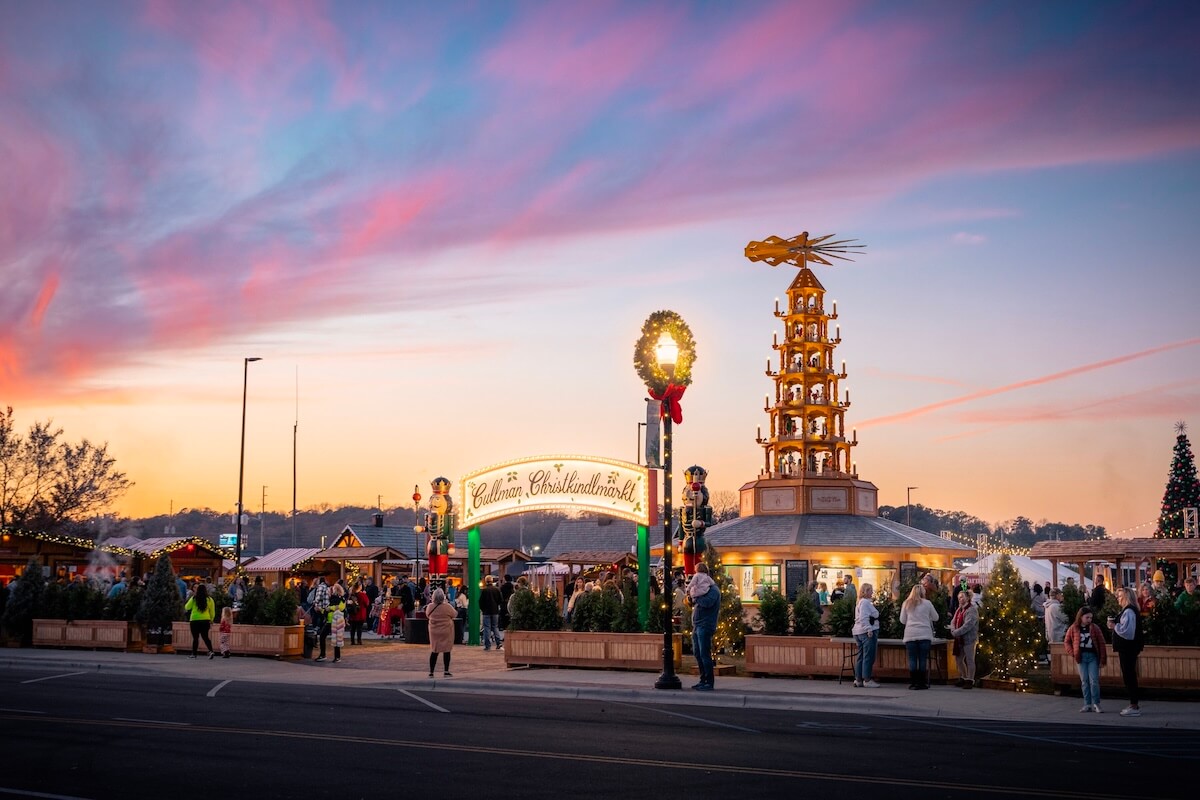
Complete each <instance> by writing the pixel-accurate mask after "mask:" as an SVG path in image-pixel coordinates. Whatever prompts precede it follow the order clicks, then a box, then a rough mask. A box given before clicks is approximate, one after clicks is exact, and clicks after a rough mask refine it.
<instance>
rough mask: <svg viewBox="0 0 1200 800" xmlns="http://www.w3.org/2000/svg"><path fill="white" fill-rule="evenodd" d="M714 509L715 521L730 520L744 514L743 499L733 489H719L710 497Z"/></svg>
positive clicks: (710, 503)
mask: <svg viewBox="0 0 1200 800" xmlns="http://www.w3.org/2000/svg"><path fill="white" fill-rule="evenodd" d="M709 505H711V506H712V510H713V523H714V524H716V523H720V522H728V521H729V520H731V519H737V518H738V517H740V516H741V515H742V506H741V499H740V498H739V497H738V493H737V492H735V491H733V490H732V489H718V490H717V491H715V492H713V493H712V496H711V497H710V498H709Z"/></svg>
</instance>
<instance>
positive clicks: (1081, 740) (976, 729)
mask: <svg viewBox="0 0 1200 800" xmlns="http://www.w3.org/2000/svg"><path fill="white" fill-rule="evenodd" d="M885 718H887V719H894V720H904V721H907V722H919V723H922V724H924V725H933V726H935V727H939V728H952V729H954V730H960V731H971V732H972V733H987V734H991V735H992V736H1006V737H1009V738H1011V739H1025V740H1027V741H1032V742H1053V743H1054V744H1059V745H1063V746H1065V747H1080V748H1085V749H1088V750H1105V751H1111V752H1115V753H1131V752H1134V753H1138V754H1139V755H1144V756H1145V755H1149V756H1158V757H1159V758H1166V759H1174V760H1190V759H1195V758H1197V756H1195V755H1192V756H1190V757H1188V756H1172V755H1169V754H1168V753H1167V752H1166V751H1165V749H1164V748H1161V747H1159V746H1158V745H1157V744H1155V743H1153V742H1146V741H1145V740H1140V741H1139V742H1138V743H1139V744H1143V745H1149V746H1147V747H1144V748H1140V749H1131V746H1130V745H1123V746H1115V745H1114V744H1113V743H1112V742H1111V741H1109V740H1108V739H1107V738H1104V737H1103V736H1098V735H1097V734H1098V732H1099V731H1102V730H1108V731H1114V732H1116V731H1121V732H1122V733H1118V734H1117V735H1116V736H1115V737H1113V738H1114V740H1115V741H1117V742H1121V741H1123V740H1122V739H1120V738H1119V737H1120V736H1121V735H1122V734H1123V733H1124V732H1125V731H1127V730H1128V729H1123V728H1120V727H1116V726H1114V727H1111V728H1109V727H1105V728H1099V727H1097V728H1093V729H1092V730H1091V731H1087V732H1085V733H1086V734H1091V735H1084V736H1078V737H1077V736H1076V735H1075V733H1074V732H1073V731H1072V732H1070V733H1063V734H1058V733H1037V734H1033V733H1016V732H1015V731H1013V730H1007V729H1001V730H997V729H995V728H993V727H991V726H989V725H987V724H986V723H983V722H981V723H967V724H962V723H952V722H935V721H934V720H931V719H924V718H922V717H885ZM1176 734H1178V729H1177V730H1176Z"/></svg>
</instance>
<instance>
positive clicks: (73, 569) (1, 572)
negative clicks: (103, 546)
mask: <svg viewBox="0 0 1200 800" xmlns="http://www.w3.org/2000/svg"><path fill="white" fill-rule="evenodd" d="M95 548H96V543H95V542H93V541H92V540H91V539H83V538H79V537H75V536H64V535H59V534H49V533H33V532H30V531H20V530H15V529H5V530H4V532H3V533H2V534H0V581H3V582H4V583H9V582H10V581H12V579H13V578H15V577H16V576H18V575H20V574H21V573H22V572H23V571H24V570H25V566H26V565H27V564H28V563H29V559H30V558H34V557H36V558H39V559H41V562H42V567H43V569H45V570H48V572H49V577H50V580H54V579H56V578H59V577H63V578H66V579H67V580H70V579H71V578H73V577H74V576H75V573H77V572H85V571H86V570H87V569H88V566H89V565H91V564H93V563H94V562H95V561H96V556H95V555H94V551H95Z"/></svg>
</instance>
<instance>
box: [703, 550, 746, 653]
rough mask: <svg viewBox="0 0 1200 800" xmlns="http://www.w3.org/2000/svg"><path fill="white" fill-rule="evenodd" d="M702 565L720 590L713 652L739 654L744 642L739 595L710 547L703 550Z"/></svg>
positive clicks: (731, 579)
mask: <svg viewBox="0 0 1200 800" xmlns="http://www.w3.org/2000/svg"><path fill="white" fill-rule="evenodd" d="M704 563H706V564H708V574H709V575H711V576H712V579H713V580H714V581H715V582H716V584H717V588H718V589H720V590H721V614H720V616H718V617H717V632H716V633H715V634H713V651H714V652H715V653H725V654H726V655H735V654H738V653H741V652H742V648H743V646H744V645H745V640H746V628H745V626H744V624H743V623H742V598H741V595H740V594H738V588H737V586H735V585H734V583H733V578H731V577H730V576H729V573H728V572H726V571H725V567H723V566H722V565H721V559H720V557H719V556H718V555H717V550H716V548H714V547H713V546H712V545H709V546H708V547H707V548H705V550H704Z"/></svg>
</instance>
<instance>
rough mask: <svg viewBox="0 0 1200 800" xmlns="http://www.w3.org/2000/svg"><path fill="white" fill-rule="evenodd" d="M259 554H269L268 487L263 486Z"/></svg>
mask: <svg viewBox="0 0 1200 800" xmlns="http://www.w3.org/2000/svg"><path fill="white" fill-rule="evenodd" d="M258 554H259V555H260V556H265V555H266V554H267V487H266V485H265V484H264V485H263V495H262V511H260V512H259V514H258Z"/></svg>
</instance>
